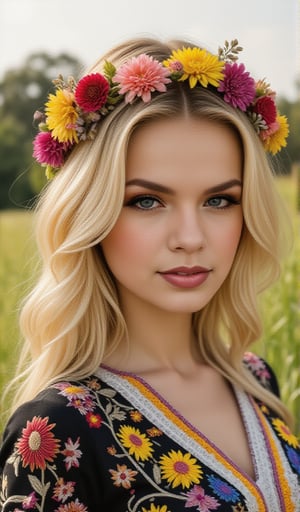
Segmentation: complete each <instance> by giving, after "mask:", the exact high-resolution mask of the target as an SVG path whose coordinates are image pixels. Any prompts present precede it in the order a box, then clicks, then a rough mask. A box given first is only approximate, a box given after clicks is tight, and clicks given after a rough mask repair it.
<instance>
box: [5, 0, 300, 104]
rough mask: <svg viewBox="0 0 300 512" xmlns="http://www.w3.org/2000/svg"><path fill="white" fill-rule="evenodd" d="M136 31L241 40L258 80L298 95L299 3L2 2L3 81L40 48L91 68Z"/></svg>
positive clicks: (209, 42)
mask: <svg viewBox="0 0 300 512" xmlns="http://www.w3.org/2000/svg"><path fill="white" fill-rule="evenodd" d="M136 36H154V37H159V38H160V39H163V40H166V39H172V38H178V37H179V38H181V39H182V38H188V39H192V41H194V42H196V43H199V44H201V45H202V46H204V47H206V48H207V49H208V50H210V51H212V52H216V53H217V50H218V47H219V46H222V45H223V42H224V40H225V39H227V40H229V41H230V40H232V39H234V38H237V39H238V40H239V43H240V45H241V46H242V47H243V48H244V51H243V53H242V55H241V56H240V61H241V62H243V63H244V64H245V66H246V68H247V70H248V71H250V72H251V74H252V75H253V76H254V78H256V79H259V78H266V79H267V81H268V82H269V83H270V84H271V87H272V89H273V90H276V91H277V93H278V94H279V95H280V96H284V97H285V98H287V99H290V100H292V101H293V100H295V99H296V97H297V96H296V87H295V82H296V78H297V77H300V0H148V1H145V0H112V1H110V0H105V1H103V0H84V1H81V0H51V1H50V0H0V47H1V49H2V50H1V54H0V79H1V78H2V77H3V75H4V73H5V72H6V71H7V70H8V69H11V68H15V67H18V66H21V65H22V64H23V62H24V60H25V59H26V57H28V56H29V55H30V54H32V53H35V52H39V51H46V52H47V53H49V54H51V55H53V56H55V55H58V54H59V53H61V52H67V53H68V54H70V55H72V56H74V57H76V58H78V59H80V60H81V61H82V62H83V64H84V65H85V66H86V67H87V68H88V67H89V66H91V65H92V64H93V63H94V61H96V60H97V59H98V58H99V57H100V56H101V55H102V54H103V53H104V52H105V51H106V50H108V49H109V48H110V47H111V46H113V45H115V44H118V43H120V42H122V41H124V40H126V39H128V38H131V37H136Z"/></svg>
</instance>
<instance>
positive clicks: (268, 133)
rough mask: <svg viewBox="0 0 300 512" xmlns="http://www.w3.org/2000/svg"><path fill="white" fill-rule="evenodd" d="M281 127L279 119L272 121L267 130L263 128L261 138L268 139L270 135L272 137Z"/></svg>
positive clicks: (260, 133)
mask: <svg viewBox="0 0 300 512" xmlns="http://www.w3.org/2000/svg"><path fill="white" fill-rule="evenodd" d="M279 128H280V125H279V123H278V122H277V121H275V122H274V123H271V124H270V125H269V127H268V128H267V130H261V131H260V132H259V136H260V138H261V140H267V139H268V138H269V137H271V135H273V134H274V133H276V132H277V130H279Z"/></svg>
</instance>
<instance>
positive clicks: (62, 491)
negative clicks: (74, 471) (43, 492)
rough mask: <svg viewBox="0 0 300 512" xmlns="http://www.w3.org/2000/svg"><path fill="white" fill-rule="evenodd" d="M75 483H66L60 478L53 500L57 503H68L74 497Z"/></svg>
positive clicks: (55, 487)
mask: <svg viewBox="0 0 300 512" xmlns="http://www.w3.org/2000/svg"><path fill="white" fill-rule="evenodd" d="M74 486H75V482H65V481H64V479H63V478H59V479H58V480H57V482H56V484H55V486H54V492H53V499H54V500H56V501H62V502H63V503H64V502H65V501H67V499H68V498H70V497H71V496H73V492H74Z"/></svg>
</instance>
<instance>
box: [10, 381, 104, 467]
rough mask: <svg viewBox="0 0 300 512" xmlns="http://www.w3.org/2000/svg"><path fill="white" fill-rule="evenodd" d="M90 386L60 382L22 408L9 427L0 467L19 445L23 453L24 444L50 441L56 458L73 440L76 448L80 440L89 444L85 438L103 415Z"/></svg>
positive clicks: (82, 383) (95, 382) (87, 438)
mask: <svg viewBox="0 0 300 512" xmlns="http://www.w3.org/2000/svg"><path fill="white" fill-rule="evenodd" d="M87 382H88V381H82V382H81V381H80V382H59V383H57V384H54V385H53V386H51V387H49V388H47V389H45V390H44V391H42V392H41V393H39V394H38V395H37V397H35V398H34V399H33V400H30V401H29V402H26V403H24V404H23V405H21V406H20V407H19V408H18V409H17V410H16V411H15V413H14V414H13V415H12V416H11V418H10V419H9V421H8V423H7V425H6V428H5V431H4V434H3V442H2V447H1V455H0V466H1V465H2V461H3V460H5V459H6V458H7V456H9V453H11V451H12V450H13V447H14V446H15V445H16V444H17V445H18V447H19V449H20V446H21V444H22V442H24V443H27V444H28V443H29V444H30V443H32V442H34V439H35V440H36V442H37V443H38V440H40V442H41V441H44V442H46V441H47V442H49V443H50V445H51V447H52V448H51V449H52V451H53V454H54V453H57V452H58V450H59V449H61V448H62V447H63V445H65V444H68V443H69V442H71V440H73V441H72V443H73V444H74V443H75V444H76V439H79V438H81V439H82V440H86V442H88V440H89V436H88V435H86V434H87V433H89V431H90V430H91V427H93V428H95V427H96V426H97V423H98V424H99V423H100V415H99V413H98V410H97V403H96V402H95V400H94V397H93V392H92V389H91V388H89V387H88V385H87ZM96 384H97V381H96V379H95V380H94V385H96ZM99 386H100V383H99Z"/></svg>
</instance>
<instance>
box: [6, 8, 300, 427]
mask: <svg viewBox="0 0 300 512" xmlns="http://www.w3.org/2000/svg"><path fill="white" fill-rule="evenodd" d="M133 36H150V37H151V36H157V37H159V38H161V39H172V38H178V37H179V38H187V39H190V40H191V41H195V42H196V43H198V44H203V45H204V46H205V47H206V48H207V49H209V50H211V51H212V52H217V50H218V47H219V46H222V45H223V43H224V40H225V39H227V40H229V41H230V40H231V39H234V38H237V39H238V40H239V43H240V45H241V46H242V47H243V48H244V51H243V53H242V56H241V62H243V63H244V64H245V65H246V68H247V70H248V71H250V73H251V75H252V76H253V77H255V78H256V79H261V78H265V79H266V80H267V81H268V82H269V83H270V84H271V87H272V89H274V90H275V91H276V92H277V95H278V96H277V100H278V103H279V108H280V111H281V113H282V114H285V115H287V116H288V119H289V123H290V136H289V139H288V146H287V148H285V149H284V150H283V151H281V154H280V159H279V160H278V162H277V163H276V169H278V178H277V183H278V188H279V190H280V192H281V193H282V195H283V197H284V199H285V201H286V204H287V207H288V209H289V213H290V217H291V219H292V224H293V229H294V232H295V235H296V236H295V245H294V248H293V252H292V254H291V255H290V257H289V258H288V260H287V261H286V262H285V267H284V270H283V274H282V278H281V280H280V281H279V283H277V284H276V285H275V287H274V288H273V289H272V290H271V291H270V292H268V293H267V294H265V295H264V297H263V299H262V314H263V319H264V327H265V333H264V336H263V338H262V339H261V340H260V341H259V343H258V345H257V347H256V348H257V351H258V352H260V353H261V354H262V355H263V356H265V357H267V359H268V360H269V362H270V363H271V364H273V366H274V367H275V370H276V371H277V373H278V377H279V380H280V384H281V388H282V394H283V398H284V400H285V401H286V402H287V403H288V405H289V406H290V408H291V409H292V411H293V412H294V413H295V416H296V417H297V428H298V430H299V431H300V327H299V302H300V299H299V295H300V294H299V286H300V284H299V283H300V276H299V261H300V248H299V245H300V242H299V208H300V194H299V189H300V179H299V172H300V171H299V166H300V1H299V0H244V1H241V0H226V1H224V0H209V1H208V0H184V1H180V0H151V1H149V2H147V1H144V0H127V1H124V0H123V1H121V0H114V1H111V2H108V1H103V0H85V1H84V2H82V1H79V0H51V1H49V0H0V47H1V54H0V177H1V186H0V244H1V254H0V292H1V296H0V391H1V386H3V383H4V382H5V381H7V380H8V378H9V377H10V375H11V373H12V368H13V364H14V360H15V357H16V354H17V351H18V340H19V334H18V327H17V317H18V307H19V302H20V299H21V297H22V296H23V295H24V293H25V292H26V291H27V290H28V289H29V288H30V286H31V283H32V282H33V281H34V276H35V270H34V269H35V266H36V261H37V256H36V249H35V245H34V241H33V237H32V226H33V222H32V217H33V216H32V213H31V211H30V209H31V207H32V205H34V202H35V199H36V197H37V194H38V192H39V191H40V190H41V188H42V187H43V185H44V184H45V178H44V171H43V169H42V168H41V167H40V166H38V165H37V164H35V163H34V162H33V159H32V139H33V138H34V136H35V134H36V128H35V126H34V125H33V122H32V115H33V112H34V111H35V110H37V109H39V108H42V107H43V104H44V102H45V99H46V97H47V95H48V93H49V92H51V91H52V90H53V88H52V84H51V80H52V79H53V78H55V77H56V76H57V75H58V73H62V74H63V75H64V76H65V77H67V76H68V75H74V76H79V75H80V74H82V73H83V72H84V70H85V69H88V68H89V66H91V65H92V64H93V63H94V61H95V60H96V59H98V57H99V56H101V55H102V54H103V53H104V52H105V51H106V50H108V49H109V48H110V47H111V46H112V45H115V44H117V43H120V42H122V41H123V40H125V39H127V38H130V37H133ZM279 169H280V171H279ZM279 174H280V176H279Z"/></svg>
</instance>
